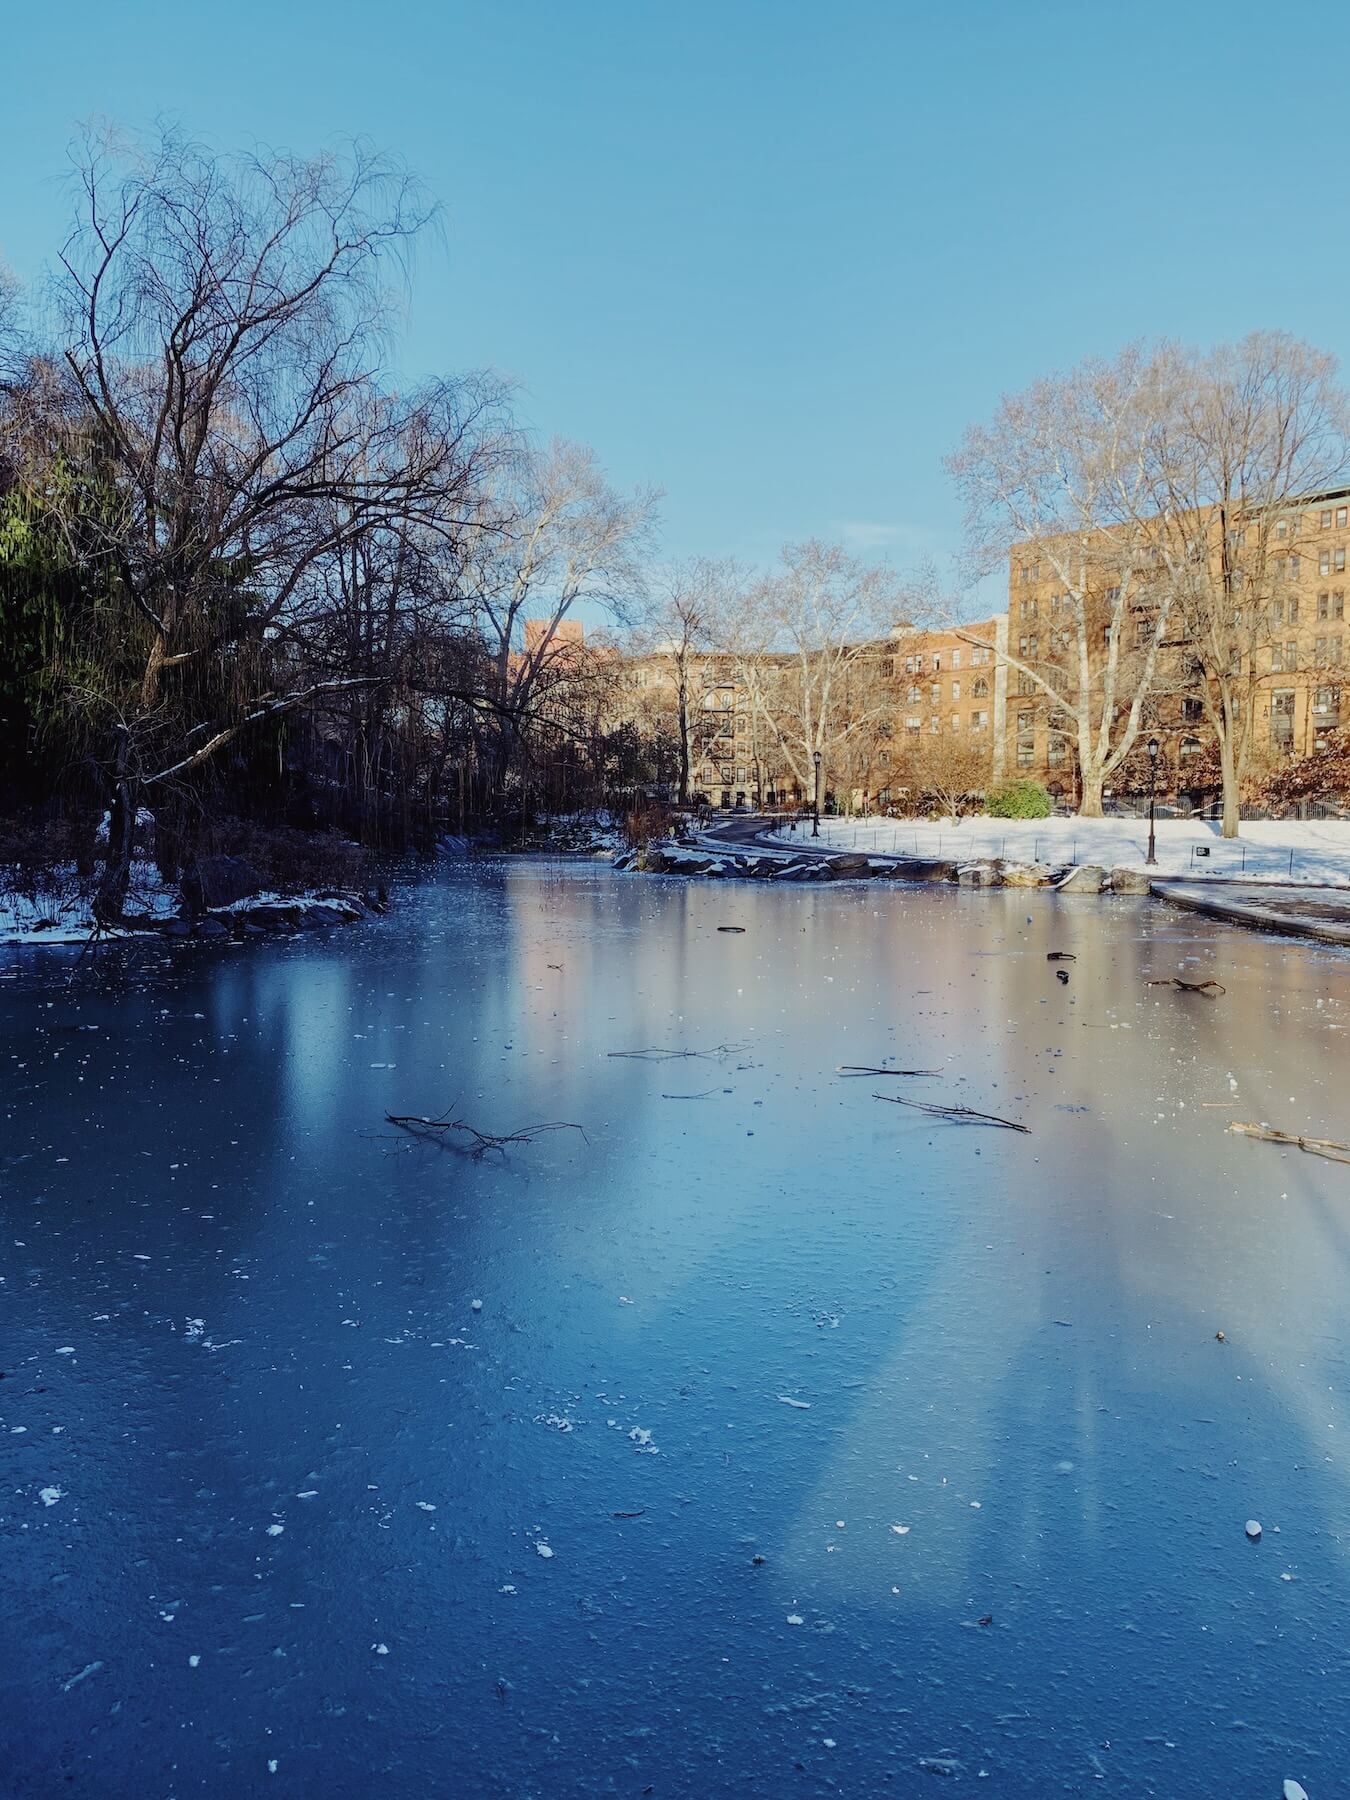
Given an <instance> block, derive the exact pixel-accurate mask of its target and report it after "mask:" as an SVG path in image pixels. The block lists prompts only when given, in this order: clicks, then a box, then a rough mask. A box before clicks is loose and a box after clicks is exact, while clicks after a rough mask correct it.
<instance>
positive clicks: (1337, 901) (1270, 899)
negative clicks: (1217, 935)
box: [1153, 881, 1350, 944]
mask: <svg viewBox="0 0 1350 1800" xmlns="http://www.w3.org/2000/svg"><path fill="white" fill-rule="evenodd" d="M1153 892H1154V893H1155V894H1156V895H1157V896H1158V898H1159V899H1160V900H1170V901H1171V902H1172V904H1173V905H1174V906H1185V907H1188V908H1189V909H1190V910H1191V911H1192V912H1202V913H1208V914H1210V915H1211V917H1213V918H1216V919H1228V920H1230V921H1231V922H1232V923H1233V924H1235V925H1253V926H1255V927H1256V928H1257V929H1258V930H1259V931H1282V932H1286V933H1289V934H1290V935H1292V936H1294V937H1315V938H1321V939H1322V941H1323V942H1324V943H1328V944H1350V889H1342V888H1307V887H1277V886H1276V885H1275V884H1274V883H1273V882H1269V883H1268V882H1264V881H1223V882H1218V881H1216V882H1208V881H1155V882H1154V883H1153Z"/></svg>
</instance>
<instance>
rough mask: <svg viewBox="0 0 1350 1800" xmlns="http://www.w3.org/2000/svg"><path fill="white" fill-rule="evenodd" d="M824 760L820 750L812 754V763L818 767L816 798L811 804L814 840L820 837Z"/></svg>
mask: <svg viewBox="0 0 1350 1800" xmlns="http://www.w3.org/2000/svg"><path fill="white" fill-rule="evenodd" d="M824 760H825V759H824V757H823V756H822V755H821V754H820V751H819V750H817V751H815V752H814V753H813V754H812V757H811V761H812V762H813V763H814V764H815V765H816V787H815V797H814V799H813V801H812V803H811V836H812V837H813V838H818V837H819V836H820V765H821V763H822V762H823V761H824Z"/></svg>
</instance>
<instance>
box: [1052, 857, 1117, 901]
mask: <svg viewBox="0 0 1350 1800" xmlns="http://www.w3.org/2000/svg"><path fill="white" fill-rule="evenodd" d="M1105 886H1106V870H1105V869H1103V868H1102V867H1101V865H1100V864H1099V863H1080V864H1079V866H1078V867H1077V868H1076V869H1070V870H1069V873H1068V874H1067V875H1066V876H1065V877H1064V879H1063V881H1061V882H1060V884H1059V892H1060V893H1061V894H1100V893H1101V891H1102V889H1103V888H1104V887H1105Z"/></svg>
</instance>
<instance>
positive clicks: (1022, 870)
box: [1003, 863, 1055, 888]
mask: <svg viewBox="0 0 1350 1800" xmlns="http://www.w3.org/2000/svg"><path fill="white" fill-rule="evenodd" d="M1054 880H1055V871H1054V870H1053V869H1052V868H1051V867H1050V865H1049V864H1048V863H1004V865H1003V885H1004V887H1020V888H1040V887H1051V886H1052V885H1053V883H1054Z"/></svg>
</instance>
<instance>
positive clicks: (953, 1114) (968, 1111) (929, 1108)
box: [872, 1094, 1031, 1133]
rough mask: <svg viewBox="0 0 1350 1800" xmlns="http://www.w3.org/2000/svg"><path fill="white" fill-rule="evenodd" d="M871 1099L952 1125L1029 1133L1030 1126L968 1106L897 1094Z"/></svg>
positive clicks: (876, 1096) (875, 1095)
mask: <svg viewBox="0 0 1350 1800" xmlns="http://www.w3.org/2000/svg"><path fill="white" fill-rule="evenodd" d="M872 1098H873V1099H874V1100H885V1101H888V1102H889V1104H890V1105H891V1106H912V1107H913V1108H914V1110H915V1112H923V1113H931V1114H932V1116H933V1117H934V1118H935V1119H950V1120H951V1122H952V1123H953V1125H1001V1126H1002V1127H1003V1129H1004V1130H1005V1131H1023V1132H1027V1133H1030V1131H1031V1127H1030V1125H1017V1124H1015V1123H1014V1122H1013V1120H1011V1119H1000V1118H999V1117H998V1116H997V1115H996V1114H995V1113H985V1112H976V1111H975V1109H974V1108H973V1107H970V1106H939V1105H937V1104H936V1103H935V1102H934V1101H931V1100H902V1099H901V1098H900V1096H899V1094H873V1096H872Z"/></svg>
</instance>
